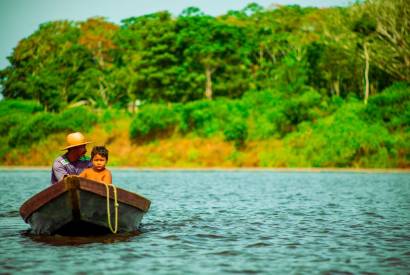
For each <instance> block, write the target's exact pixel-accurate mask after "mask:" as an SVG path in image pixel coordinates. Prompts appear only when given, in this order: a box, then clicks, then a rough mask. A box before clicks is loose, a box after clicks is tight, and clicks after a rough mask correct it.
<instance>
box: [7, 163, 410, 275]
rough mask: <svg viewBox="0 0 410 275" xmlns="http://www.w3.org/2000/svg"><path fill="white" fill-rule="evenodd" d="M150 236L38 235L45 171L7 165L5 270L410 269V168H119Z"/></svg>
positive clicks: (117, 175)
mask: <svg viewBox="0 0 410 275" xmlns="http://www.w3.org/2000/svg"><path fill="white" fill-rule="evenodd" d="M113 177H114V182H117V185H118V186H119V187H122V188H124V189H127V190H130V191H134V192H138V193H140V194H142V195H144V196H146V197H147V198H150V199H151V201H152V205H151V209H150V211H149V212H148V213H147V214H146V215H145V216H144V219H143V224H144V226H143V227H142V230H141V231H142V234H139V233H138V232H133V233H129V234H125V235H113V234H110V235H104V236H88V237H67V236H58V235H56V236H49V237H39V236H33V235H30V233H29V232H28V229H29V227H28V225H27V224H25V223H24V222H23V220H22V219H21V217H20V216H19V214H18V209H19V207H20V205H21V204H22V203H23V202H24V201H25V200H26V199H27V198H29V197H30V196H32V195H33V194H35V193H37V192H38V191H40V190H42V189H43V188H45V187H46V186H48V180H49V175H48V171H28V170H26V171H0V273H16V274H17V273H22V272H23V273H24V272H25V273H29V274H33V273H35V274H37V273H56V272H63V273H68V274H73V273H87V274H88V273H91V274H97V273H98V274H99V273H111V272H114V273H119V274H135V273H136V272H138V273H141V274H231V273H241V274H275V273H282V274H288V273H291V274H295V273H296V274H304V273H307V274H310V273H323V274H340V273H342V274H366V273H379V274H386V273H389V274H408V272H409V270H410V199H409V198H410V174H405V173H403V174H381V173H375V174H371V173H285V172H282V173H275V172H262V171H261V172H245V171H241V172H222V171H219V172H215V171H209V172H195V171H190V172H183V171H166V172H147V171H145V172H143V171H131V170H130V171H124V170H121V171H120V170H118V171H116V170H114V171H113Z"/></svg>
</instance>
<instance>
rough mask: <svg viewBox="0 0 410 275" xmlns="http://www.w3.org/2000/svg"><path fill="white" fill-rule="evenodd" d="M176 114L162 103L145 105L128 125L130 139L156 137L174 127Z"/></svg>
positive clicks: (166, 133)
mask: <svg viewBox="0 0 410 275" xmlns="http://www.w3.org/2000/svg"><path fill="white" fill-rule="evenodd" d="M176 124H177V114H176V112H175V110H174V109H173V108H172V107H168V106H166V105H163V104H152V105H146V106H144V107H143V108H141V110H140V111H139V112H138V113H137V114H136V116H135V118H134V119H133V120H132V122H131V125H130V137H131V138H132V139H148V138H157V137H160V136H163V135H168V134H169V133H170V132H171V131H173V130H174V129H175V126H176Z"/></svg>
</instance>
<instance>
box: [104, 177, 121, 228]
mask: <svg viewBox="0 0 410 275" xmlns="http://www.w3.org/2000/svg"><path fill="white" fill-rule="evenodd" d="M104 185H105V190H106V191H107V223H108V227H109V228H110V230H111V232H112V233H114V234H116V233H117V230H118V206H119V204H118V202H117V188H116V187H115V185H113V184H112V185H111V186H112V189H113V192H114V207H115V218H114V220H115V225H114V229H113V228H112V225H111V211H110V188H109V184H106V183H104Z"/></svg>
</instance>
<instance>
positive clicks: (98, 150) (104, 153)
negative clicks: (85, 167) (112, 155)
mask: <svg viewBox="0 0 410 275" xmlns="http://www.w3.org/2000/svg"><path fill="white" fill-rule="evenodd" d="M97 154H98V155H100V156H102V157H105V158H106V159H107V160H108V150H107V148H105V147H104V146H94V147H93V150H92V151H91V160H92V159H93V158H94V156H95V155H97Z"/></svg>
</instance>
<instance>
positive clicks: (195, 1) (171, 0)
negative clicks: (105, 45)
mask: <svg viewBox="0 0 410 275" xmlns="http://www.w3.org/2000/svg"><path fill="white" fill-rule="evenodd" d="M252 2H253V3H258V4H259V5H261V6H262V7H269V6H271V5H272V4H273V3H275V4H282V5H291V4H297V5H300V6H302V7H306V6H315V7H329V6H347V5H349V4H350V3H352V1H351V0H253V1H252V0H0V39H1V43H0V69H3V68H4V67H6V66H8V65H9V62H8V60H7V56H10V55H11V54H12V52H13V48H14V47H16V46H17V43H18V42H19V41H20V40H21V39H23V38H25V37H28V36H29V35H30V34H32V33H33V32H34V31H36V30H37V29H38V27H39V25H40V24H42V23H45V22H48V21H54V20H73V21H84V20H86V19H88V18H90V17H93V16H103V17H105V18H106V19H107V20H108V21H110V22H113V23H117V24H120V23H121V20H122V19H125V18H129V17H134V16H140V15H144V14H149V13H153V12H157V11H163V10H167V11H169V12H171V13H172V14H173V15H175V16H178V15H179V14H180V13H181V12H182V11H183V10H184V9H185V8H187V7H192V6H194V7H198V8H200V9H201V10H202V11H203V12H204V13H206V14H209V15H212V16H217V15H222V14H225V13H226V12H227V11H229V10H241V9H243V8H244V7H245V6H246V5H247V4H249V3H252Z"/></svg>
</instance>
